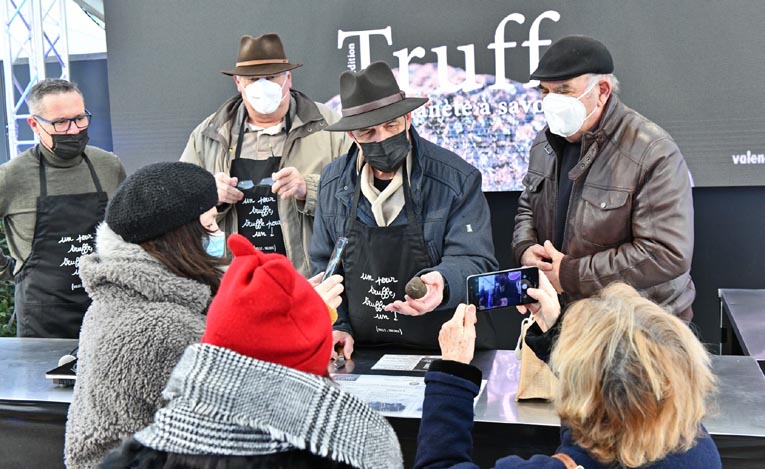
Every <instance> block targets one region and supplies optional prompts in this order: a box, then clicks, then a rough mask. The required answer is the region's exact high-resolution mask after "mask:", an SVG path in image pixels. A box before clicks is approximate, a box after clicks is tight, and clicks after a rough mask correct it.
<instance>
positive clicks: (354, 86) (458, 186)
mask: <svg viewBox="0 0 765 469" xmlns="http://www.w3.org/2000/svg"><path fill="white" fill-rule="evenodd" d="M340 99H341V102H342V113H343V118H342V119H340V121H339V122H337V123H336V124H333V125H331V126H330V127H328V129H327V130H330V131H334V132H347V134H348V136H349V137H350V138H351V139H353V141H354V145H352V146H351V149H350V150H349V151H348V154H347V155H346V156H345V157H343V158H340V159H338V160H336V161H334V162H332V163H331V164H330V165H329V166H327V168H325V170H324V171H323V172H322V176H321V186H320V189H319V202H318V206H317V210H316V217H315V222H314V237H313V240H312V241H311V248H310V256H311V268H312V270H313V271H314V272H319V271H321V270H324V269H325V268H326V266H327V263H328V261H329V259H330V254H331V253H332V250H333V246H334V245H335V243H336V241H337V239H338V238H340V237H347V238H348V242H347V247H346V249H345V252H344V254H343V256H342V270H343V272H342V273H343V275H344V278H345V298H344V300H343V303H342V305H341V306H340V308H338V321H337V322H336V323H335V326H334V328H335V331H334V340H335V342H336V343H339V344H342V345H343V353H344V354H345V356H346V358H350V355H351V353H352V351H353V344H354V342H356V343H362V344H364V343H366V344H396V345H405V346H416V347H420V348H423V347H424V348H432V349H437V348H438V331H439V330H440V328H441V325H442V324H443V323H444V322H445V321H446V320H448V319H449V318H450V317H451V311H453V309H454V308H455V307H456V306H457V304H458V303H459V302H460V301H464V298H465V278H466V277H467V276H468V275H472V274H477V273H481V272H487V271H491V270H495V269H496V267H497V261H496V260H495V258H494V245H493V243H492V237H491V223H490V214H489V206H488V204H487V202H486V198H485V197H484V195H483V192H481V173H480V172H479V171H478V170H477V169H476V168H474V167H473V166H471V165H470V164H468V163H467V162H466V161H465V160H463V159H462V158H460V157H459V156H457V155H455V154H454V153H452V152H450V151H449V150H446V149H445V148H442V147H439V146H437V145H435V144H433V143H431V142H429V141H427V140H424V139H422V138H421V137H420V136H419V135H418V134H417V132H416V131H415V129H414V127H412V115H411V111H413V110H414V109H416V108H418V107H420V106H422V105H423V104H425V103H426V102H427V99H424V98H407V97H406V95H405V94H404V92H403V91H401V90H400V89H399V86H398V84H397V83H396V79H395V77H394V76H393V72H392V71H391V69H390V67H388V65H387V64H386V63H384V62H375V63H372V64H370V65H369V66H368V67H367V68H366V69H364V70H362V71H360V72H358V73H353V72H351V71H346V72H344V73H343V74H342V75H341V76H340ZM413 277H420V279H421V280H422V282H424V284H425V286H426V287H427V291H426V293H425V295H424V296H422V297H420V298H417V299H415V298H412V297H410V296H405V285H406V284H407V282H409V280H410V279H412V278H413ZM479 342H481V335H480V334H479ZM484 346H485V345H484Z"/></svg>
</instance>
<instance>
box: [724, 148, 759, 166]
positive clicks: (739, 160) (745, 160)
mask: <svg viewBox="0 0 765 469" xmlns="http://www.w3.org/2000/svg"><path fill="white" fill-rule="evenodd" d="M731 157H732V158H733V164H765V153H752V150H747V151H746V153H742V154H740V155H731Z"/></svg>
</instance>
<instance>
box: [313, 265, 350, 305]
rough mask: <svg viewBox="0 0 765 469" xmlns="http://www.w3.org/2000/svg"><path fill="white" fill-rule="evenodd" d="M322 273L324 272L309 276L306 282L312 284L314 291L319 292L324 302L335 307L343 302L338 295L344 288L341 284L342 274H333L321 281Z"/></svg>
mask: <svg viewBox="0 0 765 469" xmlns="http://www.w3.org/2000/svg"><path fill="white" fill-rule="evenodd" d="M322 275H324V272H321V273H319V274H318V275H315V276H313V277H311V278H310V279H308V282H309V283H310V284H311V285H312V286H313V288H314V290H316V293H318V294H319V296H320V297H321V299H322V300H324V302H325V303H327V304H328V305H330V306H332V307H333V308H335V309H337V307H338V306H340V303H342V302H343V299H342V298H341V297H340V294H341V293H343V290H345V287H344V286H343V276H342V275H338V274H335V275H333V276H331V277H329V278H328V279H327V280H325V281H323V282H322V281H321V276H322Z"/></svg>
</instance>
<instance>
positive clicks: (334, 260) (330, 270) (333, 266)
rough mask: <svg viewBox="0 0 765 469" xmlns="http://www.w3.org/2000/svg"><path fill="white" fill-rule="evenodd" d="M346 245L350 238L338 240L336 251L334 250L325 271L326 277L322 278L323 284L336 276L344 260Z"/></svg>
mask: <svg viewBox="0 0 765 469" xmlns="http://www.w3.org/2000/svg"><path fill="white" fill-rule="evenodd" d="M346 244H348V238H346V237H345V236H341V237H339V238H337V242H336V243H335V249H333V250H332V255H331V256H330V257H329V263H328V264H327V268H326V269H325V270H324V275H322V277H321V281H322V282H323V281H325V280H327V279H328V278H330V277H331V276H332V275H334V273H335V271H336V270H337V266H338V265H340V261H341V260H342V258H343V251H344V250H345V245H346Z"/></svg>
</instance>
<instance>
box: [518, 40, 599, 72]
mask: <svg viewBox="0 0 765 469" xmlns="http://www.w3.org/2000/svg"><path fill="white" fill-rule="evenodd" d="M613 72H614V61H613V59H612V58H611V53H610V52H608V49H607V48H606V46H605V45H603V43H602V42H600V41H598V40H596V39H593V38H591V37H587V36H568V37H564V38H563V39H561V40H559V41H557V42H556V43H555V44H553V45H551V46H550V48H549V49H547V51H545V53H544V55H543V56H542V58H541V59H540V60H539V66H538V67H537V69H536V70H535V71H534V73H532V74H531V79H532V80H541V81H560V80H568V79H569V78H574V77H578V76H579V75H584V74H586V73H597V74H601V73H603V74H607V73H613Z"/></svg>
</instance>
